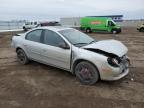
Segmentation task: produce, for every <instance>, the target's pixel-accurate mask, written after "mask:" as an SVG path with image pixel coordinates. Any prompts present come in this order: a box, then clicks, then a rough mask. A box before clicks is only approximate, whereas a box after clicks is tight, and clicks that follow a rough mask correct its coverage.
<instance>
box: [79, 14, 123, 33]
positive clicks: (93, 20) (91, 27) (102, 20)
mask: <svg viewBox="0 0 144 108" xmlns="http://www.w3.org/2000/svg"><path fill="white" fill-rule="evenodd" d="M80 22H81V30H85V31H86V32H87V33H90V32H101V31H102V32H109V33H114V34H116V33H120V32H121V27H120V25H117V24H116V23H115V22H114V21H113V20H112V19H111V18H107V17H84V18H81V21H80Z"/></svg>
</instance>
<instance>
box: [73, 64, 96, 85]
mask: <svg viewBox="0 0 144 108" xmlns="http://www.w3.org/2000/svg"><path fill="white" fill-rule="evenodd" d="M75 74H76V77H77V78H78V79H79V80H80V82H81V83H82V84H85V85H93V84H95V83H96V82H97V81H98V79H99V73H98V70H97V69H96V68H95V66H93V65H92V64H91V63H89V62H86V61H83V62H80V63H78V64H77V65H76V67H75Z"/></svg>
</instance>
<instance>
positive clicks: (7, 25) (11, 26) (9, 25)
mask: <svg viewBox="0 0 144 108" xmlns="http://www.w3.org/2000/svg"><path fill="white" fill-rule="evenodd" d="M23 24H24V22H8V21H5V22H4V21H3V22H0V30H15V29H22V26H23Z"/></svg>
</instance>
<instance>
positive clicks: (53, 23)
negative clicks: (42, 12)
mask: <svg viewBox="0 0 144 108" xmlns="http://www.w3.org/2000/svg"><path fill="white" fill-rule="evenodd" d="M44 26H61V24H60V23H59V22H57V21H50V22H41V23H40V24H39V25H38V26H37V27H44Z"/></svg>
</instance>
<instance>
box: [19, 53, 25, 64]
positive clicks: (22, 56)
mask: <svg viewBox="0 0 144 108" xmlns="http://www.w3.org/2000/svg"><path fill="white" fill-rule="evenodd" d="M18 59H19V61H20V62H24V61H25V56H24V54H23V53H22V52H18Z"/></svg>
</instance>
